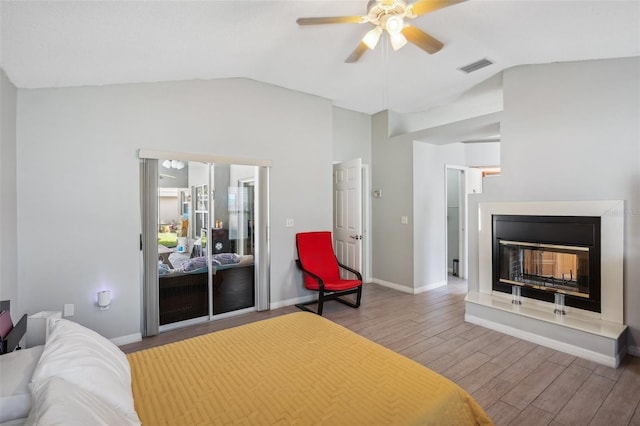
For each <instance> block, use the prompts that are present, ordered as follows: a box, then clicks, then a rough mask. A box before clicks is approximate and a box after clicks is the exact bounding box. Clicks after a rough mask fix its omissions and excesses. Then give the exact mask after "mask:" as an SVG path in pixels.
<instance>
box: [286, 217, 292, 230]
mask: <svg viewBox="0 0 640 426" xmlns="http://www.w3.org/2000/svg"><path fill="white" fill-rule="evenodd" d="M285 226H286V227H287V228H293V219H287V221H286V224H285Z"/></svg>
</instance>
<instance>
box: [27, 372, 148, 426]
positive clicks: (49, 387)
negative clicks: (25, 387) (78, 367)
mask: <svg viewBox="0 0 640 426" xmlns="http://www.w3.org/2000/svg"><path fill="white" fill-rule="evenodd" d="M29 387H30V388H31V392H32V395H33V406H32V408H31V411H30V412H29V417H28V418H27V421H26V423H25V425H69V426H73V425H77V426H87V425H95V426H98V425H104V426H117V425H123V426H124V425H140V420H138V417H137V416H135V417H131V416H127V415H125V414H124V413H122V412H120V411H119V410H117V409H115V408H114V407H112V406H111V405H109V404H108V403H107V402H105V401H104V400H102V399H101V398H99V397H98V396H97V395H95V394H93V393H91V392H88V391H86V390H84V389H83V388H81V387H79V386H76V385H73V384H71V383H69V382H67V381H66V380H64V379H61V378H59V377H50V378H49V379H47V380H41V381H39V382H36V383H32V384H30V385H29Z"/></svg>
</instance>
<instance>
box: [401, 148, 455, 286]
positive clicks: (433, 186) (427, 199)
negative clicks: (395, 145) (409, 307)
mask: <svg viewBox="0 0 640 426" xmlns="http://www.w3.org/2000/svg"><path fill="white" fill-rule="evenodd" d="M464 161H465V145H464V144H461V143H455V144H450V145H442V146H438V145H432V144H427V143H424V142H414V143H413V184H414V191H413V197H414V204H413V205H414V216H415V219H414V221H415V226H414V230H413V232H414V235H413V240H414V244H413V252H414V254H413V255H414V288H416V289H420V288H424V287H434V286H439V285H445V284H446V281H447V252H446V247H447V246H446V244H447V235H446V220H447V218H446V198H447V194H446V193H445V181H446V169H445V166H446V165H447V164H452V165H459V166H464Z"/></svg>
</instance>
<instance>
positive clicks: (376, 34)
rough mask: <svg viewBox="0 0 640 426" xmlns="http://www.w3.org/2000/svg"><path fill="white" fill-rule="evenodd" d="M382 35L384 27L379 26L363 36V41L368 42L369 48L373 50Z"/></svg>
mask: <svg viewBox="0 0 640 426" xmlns="http://www.w3.org/2000/svg"><path fill="white" fill-rule="evenodd" d="M380 35H382V27H380V26H377V27H375V28H374V29H372V30H371V31H369V32H367V33H366V34H365V35H364V37H362V42H363V43H364V44H366V45H367V47H368V48H369V49H371V50H373V49H375V48H376V45H377V44H378V41H379V40H380Z"/></svg>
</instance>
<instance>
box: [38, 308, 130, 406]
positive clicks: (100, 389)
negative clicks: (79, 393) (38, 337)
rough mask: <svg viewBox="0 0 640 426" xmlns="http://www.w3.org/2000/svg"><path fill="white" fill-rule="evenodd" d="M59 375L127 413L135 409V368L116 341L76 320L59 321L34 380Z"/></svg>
mask: <svg viewBox="0 0 640 426" xmlns="http://www.w3.org/2000/svg"><path fill="white" fill-rule="evenodd" d="M53 376H57V377H60V378H62V379H64V380H66V381H68V382H70V383H73V384H75V385H78V386H80V387H81V388H83V389H84V390H86V391H89V392H92V393H94V394H96V395H97V396H98V397H100V398H102V399H103V400H105V401H107V402H108V403H109V404H111V405H112V406H113V407H115V408H117V409H119V410H120V411H122V412H124V413H135V409H134V406H133V393H132V391H131V368H130V367H129V361H127V357H126V355H125V354H124V353H123V352H122V351H121V350H120V349H119V348H118V347H117V346H116V345H114V344H113V343H112V342H110V341H109V340H107V339H106V338H104V337H102V336H101V335H99V334H98V333H96V332H95V331H93V330H89V329H88V328H86V327H83V326H81V325H80V324H77V323H75V322H72V321H69V320H65V319H60V320H57V321H56V322H55V326H54V328H53V331H52V332H51V335H50V336H49V338H48V339H47V343H45V345H44V351H43V352H42V356H41V357H40V362H39V363H38V365H37V366H36V369H35V371H34V373H33V378H32V382H38V381H40V380H45V379H47V378H49V377H53Z"/></svg>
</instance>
